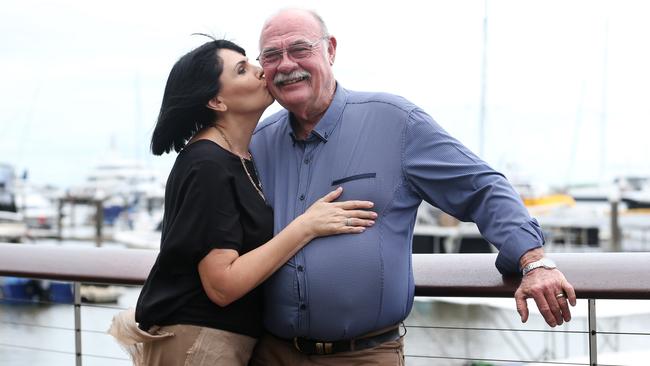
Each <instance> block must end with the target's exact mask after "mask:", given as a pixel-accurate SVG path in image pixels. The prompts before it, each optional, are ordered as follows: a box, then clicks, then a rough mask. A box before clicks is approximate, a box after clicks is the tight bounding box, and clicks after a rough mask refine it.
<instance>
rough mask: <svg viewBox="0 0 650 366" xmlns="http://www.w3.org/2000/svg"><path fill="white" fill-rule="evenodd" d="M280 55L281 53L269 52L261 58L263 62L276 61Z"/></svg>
mask: <svg viewBox="0 0 650 366" xmlns="http://www.w3.org/2000/svg"><path fill="white" fill-rule="evenodd" d="M280 55H282V53H281V52H269V53H267V54H265V55H264V56H263V58H264V60H266V61H271V62H273V61H277V60H279V59H280V57H281V56H280Z"/></svg>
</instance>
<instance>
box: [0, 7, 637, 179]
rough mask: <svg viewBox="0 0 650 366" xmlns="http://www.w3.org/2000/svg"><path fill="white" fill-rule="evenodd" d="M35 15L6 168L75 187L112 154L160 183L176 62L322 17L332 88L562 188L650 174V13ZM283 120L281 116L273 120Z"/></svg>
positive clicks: (5, 13) (24, 30) (21, 15)
mask: <svg viewBox="0 0 650 366" xmlns="http://www.w3.org/2000/svg"><path fill="white" fill-rule="evenodd" d="M485 4H486V2H485V1H484V0H465V1H416V0H413V1H411V0H402V1H377V0H369V1H337V0H331V1H327V2H325V1H301V2H288V1H254V0H253V1H234V0H233V1H230V2H224V1H214V0H212V1H183V2H181V1H173V2H165V1H132V0H129V1H126V0H125V1H122V0H119V1H111V2H95V1H92V0H91V1H77V0H67V1H66V0H59V1H33V0H8V1H4V2H3V6H2V11H1V12H0V162H8V163H11V164H13V165H14V166H16V168H17V170H18V171H23V170H24V169H27V170H28V171H29V175H30V179H31V180H33V181H35V182H38V183H52V184H56V185H59V186H63V187H65V186H67V185H71V184H77V183H80V182H82V181H83V180H84V179H85V176H86V175H87V173H89V171H90V169H91V168H92V167H93V166H94V165H95V164H97V163H98V162H99V161H102V160H105V159H107V156H109V155H110V151H111V148H114V150H116V151H117V153H118V154H119V155H120V156H121V157H123V158H128V159H138V160H141V161H142V162H144V163H146V164H147V165H150V166H153V167H156V168H158V169H160V170H161V171H162V172H163V173H164V174H165V175H166V173H167V171H168V170H169V167H170V164H171V162H172V161H173V158H174V155H171V156H167V157H163V158H160V157H154V156H152V155H151V154H150V153H149V152H148V146H149V137H150V133H151V130H152V127H153V124H154V122H155V118H156V115H157V112H158V109H159V106H160V99H161V96H162V92H163V88H164V84H165V81H166V79H167V75H168V73H169V70H170V69H171V66H172V65H173V64H174V62H175V61H176V60H177V59H178V58H179V57H180V56H182V55H183V54H184V53H186V52H188V51H189V50H191V49H192V48H193V47H196V46H198V45H200V44H201V43H203V42H204V41H205V39H203V38H200V37H196V36H190V34H191V33H194V32H206V33H211V34H213V35H215V36H219V37H225V38H228V39H231V40H233V41H236V42H237V43H239V44H240V45H242V46H243V47H244V48H245V49H246V50H247V51H248V53H249V56H250V58H251V59H254V58H255V56H256V55H257V53H258V52H259V49H258V44H257V40H258V36H259V31H260V29H261V26H262V24H263V22H264V20H265V19H266V18H267V17H268V16H269V15H270V14H272V13H273V12H274V11H277V10H279V9H281V8H282V7H286V6H292V5H300V6H302V7H307V8H311V9H314V10H316V11H318V12H319V13H320V14H321V15H322V16H323V18H324V19H325V21H326V22H327V24H328V27H329V29H330V32H331V33H332V34H333V35H334V36H336V37H337V39H338V50H337V58H336V63H335V65H334V67H335V75H336V77H337V80H338V81H339V82H340V83H341V85H343V86H345V87H346V88H349V89H355V90H379V91H386V92H391V93H395V94H400V95H402V96H404V97H406V98H408V99H410V100H411V101H413V102H415V103H416V104H418V105H419V106H421V107H422V108H424V109H425V110H426V111H427V112H428V113H429V114H431V115H432V116H433V118H434V119H436V120H437V121H438V122H439V123H440V124H441V125H442V126H443V127H444V128H446V129H447V130H448V131H449V132H451V133H452V135H454V136H456V137H457V138H458V139H460V140H461V141H462V142H463V143H465V144H466V145H467V146H469V147H470V148H471V149H472V150H474V151H476V152H479V150H480V146H481V144H480V143H479V141H480V139H481V136H480V133H479V110H480V101H481V82H482V77H481V75H482V73H481V65H482V60H483V58H482V50H483V46H484V42H483V38H484V33H483V19H484V16H485V14H487V22H488V26H487V37H486V39H487V43H486V46H487V52H486V55H487V58H486V65H487V69H486V70H487V72H486V78H485V85H486V88H485V90H486V94H485V101H486V103H485V111H486V118H485V127H486V133H485V135H484V136H483V137H482V138H483V146H484V149H483V152H482V154H481V155H482V157H483V158H484V159H486V160H487V161H488V162H489V163H490V164H492V165H493V166H494V167H495V168H497V169H500V170H504V171H505V172H506V174H507V175H509V176H514V175H523V176H528V177H530V179H532V180H534V181H539V182H543V183H549V184H565V183H577V182H589V181H598V180H601V179H608V178H609V177H611V176H612V175H614V174H646V175H650V143H649V141H648V139H649V136H650V127H649V125H650V102H649V101H650V87H649V86H650V70H649V67H648V65H650V41H648V39H649V38H650V37H649V36H650V22H649V21H648V15H650V5H648V2H646V1H611V2H606V1H567V0H563V1H521V0H503V1H498V0H489V1H487V12H486V11H485V9H486V7H485ZM278 108H279V106H278V105H277V104H275V105H273V106H272V107H271V108H270V109H269V111H267V112H269V113H270V112H272V111H275V110H277V109H278Z"/></svg>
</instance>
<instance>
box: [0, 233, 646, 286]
mask: <svg viewBox="0 0 650 366" xmlns="http://www.w3.org/2000/svg"><path fill="white" fill-rule="evenodd" d="M156 255H157V252H156V251H152V250H139V249H114V248H80V247H71V246H47V245H29V244H0V276H17V277H29V278H40V279H52V280H60V281H78V282H89V283H112V284H123V285H141V284H142V283H143V282H144V280H145V279H146V277H147V275H148V273H149V270H150V269H151V267H152V266H153V263H154V261H155V260H156ZM549 256H550V257H551V258H553V259H554V260H555V262H556V263H557V264H558V267H560V268H561V269H562V271H563V272H564V274H565V276H566V277H567V279H568V280H569V281H570V282H571V283H572V284H573V286H574V287H575V289H576V294H577V295H578V297H580V298H592V299H650V265H649V264H650V253H646V252H643V253H638V252H636V253H551V254H549ZM495 257H496V254H414V255H413V270H414V276H415V284H416V289H415V294H416V295H418V296H462V297H512V296H513V294H514V291H515V289H516V287H517V285H518V284H519V278H517V277H503V276H501V275H500V274H499V273H498V272H497V270H496V268H495V267H494V260H495Z"/></svg>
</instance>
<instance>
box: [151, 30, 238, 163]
mask: <svg viewBox="0 0 650 366" xmlns="http://www.w3.org/2000/svg"><path fill="white" fill-rule="evenodd" d="M201 35H204V36H206V35H205V34H201ZM207 37H209V38H211V39H212V41H210V42H207V43H205V44H203V45H201V46H200V47H197V48H196V49H194V50H192V51H190V52H189V53H187V54H186V55H185V56H183V57H181V58H180V59H179V60H178V61H176V63H175V64H174V67H172V70H171V71H170V72H169V77H168V78H167V84H166V85H165V93H164V94H163V99H162V104H161V106H160V113H159V114H158V120H157V121H156V126H155V127H154V130H153V134H152V136H151V152H152V153H153V154H154V155H162V154H163V153H168V152H170V151H171V150H172V149H174V150H175V151H176V152H179V151H181V149H183V147H184V146H185V144H186V143H187V141H188V140H189V139H190V138H192V136H194V134H196V133H197V132H198V131H200V130H201V129H203V128H205V127H209V126H211V125H213V124H214V123H215V121H216V119H217V114H216V112H215V111H214V110H212V109H210V108H208V107H207V104H208V102H209V101H210V99H212V98H214V97H215V96H216V95H217V94H218V93H219V90H220V89H221V83H220V82H219V77H220V76H221V72H222V71H223V60H222V59H221V57H219V55H218V54H217V52H218V51H219V50H220V49H229V50H233V51H235V52H238V53H241V54H242V55H244V56H245V55H246V51H244V49H243V48H241V47H239V46H238V45H236V44H235V43H233V42H230V41H227V40H225V39H214V38H213V37H210V36H207Z"/></svg>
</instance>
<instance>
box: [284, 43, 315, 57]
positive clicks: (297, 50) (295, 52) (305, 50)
mask: <svg viewBox="0 0 650 366" xmlns="http://www.w3.org/2000/svg"><path fill="white" fill-rule="evenodd" d="M289 53H290V54H291V56H293V57H297V58H301V57H306V56H309V54H310V53H311V47H309V46H303V45H299V46H293V47H291V48H290V49H289Z"/></svg>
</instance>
